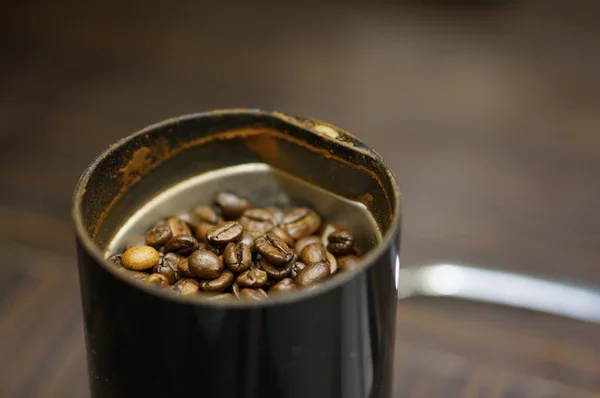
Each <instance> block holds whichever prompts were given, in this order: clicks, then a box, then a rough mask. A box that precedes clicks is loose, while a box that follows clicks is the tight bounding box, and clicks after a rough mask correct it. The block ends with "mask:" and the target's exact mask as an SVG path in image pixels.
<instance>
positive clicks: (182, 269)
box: [177, 256, 194, 278]
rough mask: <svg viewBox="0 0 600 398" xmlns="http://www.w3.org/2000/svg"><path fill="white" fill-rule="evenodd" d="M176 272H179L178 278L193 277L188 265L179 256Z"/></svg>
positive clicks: (183, 258) (184, 258)
mask: <svg viewBox="0 0 600 398" xmlns="http://www.w3.org/2000/svg"><path fill="white" fill-rule="evenodd" d="M177 270H178V271H179V275H180V276H185V277H186V278H193V277H194V275H193V274H192V271H191V270H190V264H189V261H188V259H187V258H186V257H183V256H181V258H180V259H179V261H178V262H177Z"/></svg>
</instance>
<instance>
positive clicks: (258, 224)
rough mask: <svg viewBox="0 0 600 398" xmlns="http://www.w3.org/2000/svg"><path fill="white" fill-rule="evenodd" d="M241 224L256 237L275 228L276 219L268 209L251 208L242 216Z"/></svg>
mask: <svg viewBox="0 0 600 398" xmlns="http://www.w3.org/2000/svg"><path fill="white" fill-rule="evenodd" d="M240 224H241V225H242V226H243V227H244V230H245V231H246V232H248V233H249V234H250V235H252V236H253V237H254V238H258V237H259V236H262V235H264V234H266V233H267V232H268V231H269V230H270V229H271V228H273V227H274V226H275V224H276V221H275V218H274V217H273V215H272V214H271V213H269V212H268V211H266V210H263V209H250V210H246V211H245V212H244V214H243V215H242V217H240Z"/></svg>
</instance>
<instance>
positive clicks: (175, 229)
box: [167, 216, 192, 236]
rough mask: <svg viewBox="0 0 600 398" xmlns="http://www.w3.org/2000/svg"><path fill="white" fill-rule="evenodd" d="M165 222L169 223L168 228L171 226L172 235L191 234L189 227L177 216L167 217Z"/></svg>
mask: <svg viewBox="0 0 600 398" xmlns="http://www.w3.org/2000/svg"><path fill="white" fill-rule="evenodd" d="M167 224H168V225H169V228H171V233H172V234H173V236H177V235H191V234H192V231H191V230H190V227H189V226H188V225H187V224H186V223H185V222H183V221H182V220H181V219H179V218H178V217H175V216H171V217H169V218H168V219H167Z"/></svg>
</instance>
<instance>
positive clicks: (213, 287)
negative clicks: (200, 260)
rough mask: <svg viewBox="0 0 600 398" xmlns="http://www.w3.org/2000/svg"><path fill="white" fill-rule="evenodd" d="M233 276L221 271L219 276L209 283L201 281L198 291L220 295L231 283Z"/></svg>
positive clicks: (228, 272)
mask: <svg viewBox="0 0 600 398" xmlns="http://www.w3.org/2000/svg"><path fill="white" fill-rule="evenodd" d="M233 278H234V275H233V273H232V272H230V271H227V270H225V271H223V272H222V273H221V275H219V276H218V277H217V278H215V279H212V280H210V281H201V282H200V289H201V290H203V291H205V292H212V293H221V292H224V291H225V290H226V289H227V288H228V287H229V286H231V284H232V283H233Z"/></svg>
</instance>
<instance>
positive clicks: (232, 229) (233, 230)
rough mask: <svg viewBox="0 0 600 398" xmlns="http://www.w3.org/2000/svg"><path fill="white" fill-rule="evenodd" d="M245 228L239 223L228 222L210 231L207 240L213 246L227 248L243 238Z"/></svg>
mask: <svg viewBox="0 0 600 398" xmlns="http://www.w3.org/2000/svg"><path fill="white" fill-rule="evenodd" d="M243 233H244V228H242V226H241V225H240V224H239V223H238V222H237V221H227V222H224V223H221V224H219V225H217V226H214V227H212V228H211V229H209V230H208V233H207V234H206V238H207V240H208V242H209V243H210V244H211V245H214V246H225V245H227V244H228V243H230V242H237V241H238V240H240V239H241V238H242V234H243Z"/></svg>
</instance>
